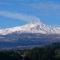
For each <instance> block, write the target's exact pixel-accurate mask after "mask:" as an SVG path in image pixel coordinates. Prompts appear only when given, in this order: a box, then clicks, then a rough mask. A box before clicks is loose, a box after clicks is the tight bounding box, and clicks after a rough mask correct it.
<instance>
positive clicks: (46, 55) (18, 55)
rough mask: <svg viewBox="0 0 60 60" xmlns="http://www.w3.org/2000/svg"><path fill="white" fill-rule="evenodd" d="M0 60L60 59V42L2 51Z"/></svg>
mask: <svg viewBox="0 0 60 60" xmlns="http://www.w3.org/2000/svg"><path fill="white" fill-rule="evenodd" d="M0 60H60V43H53V44H51V45H48V46H44V47H39V48H38V47H36V48H33V49H26V50H14V51H13V50H10V51H0Z"/></svg>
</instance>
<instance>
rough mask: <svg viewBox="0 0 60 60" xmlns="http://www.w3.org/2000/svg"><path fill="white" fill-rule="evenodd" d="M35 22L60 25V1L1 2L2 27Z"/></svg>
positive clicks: (25, 0)
mask: <svg viewBox="0 0 60 60" xmlns="http://www.w3.org/2000/svg"><path fill="white" fill-rule="evenodd" d="M33 20H36V21H38V20H41V21H42V22H44V23H46V24H49V25H50V24H51V25H54V24H55V25H60V0H0V27H12V26H17V25H22V24H25V23H27V22H30V21H33Z"/></svg>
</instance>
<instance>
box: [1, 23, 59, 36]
mask: <svg viewBox="0 0 60 60" xmlns="http://www.w3.org/2000/svg"><path fill="white" fill-rule="evenodd" d="M16 32H17V33H41V34H60V27H52V26H48V25H46V24H43V23H42V22H33V23H29V24H25V25H22V26H16V27H12V28H5V29H0V35H6V34H11V33H16Z"/></svg>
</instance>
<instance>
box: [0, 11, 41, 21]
mask: <svg viewBox="0 0 60 60" xmlns="http://www.w3.org/2000/svg"><path fill="white" fill-rule="evenodd" d="M0 16H4V17H8V18H12V19H19V20H23V21H26V22H32V21H40V19H39V18H38V17H36V16H29V15H25V14H21V13H13V12H7V11H0Z"/></svg>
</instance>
